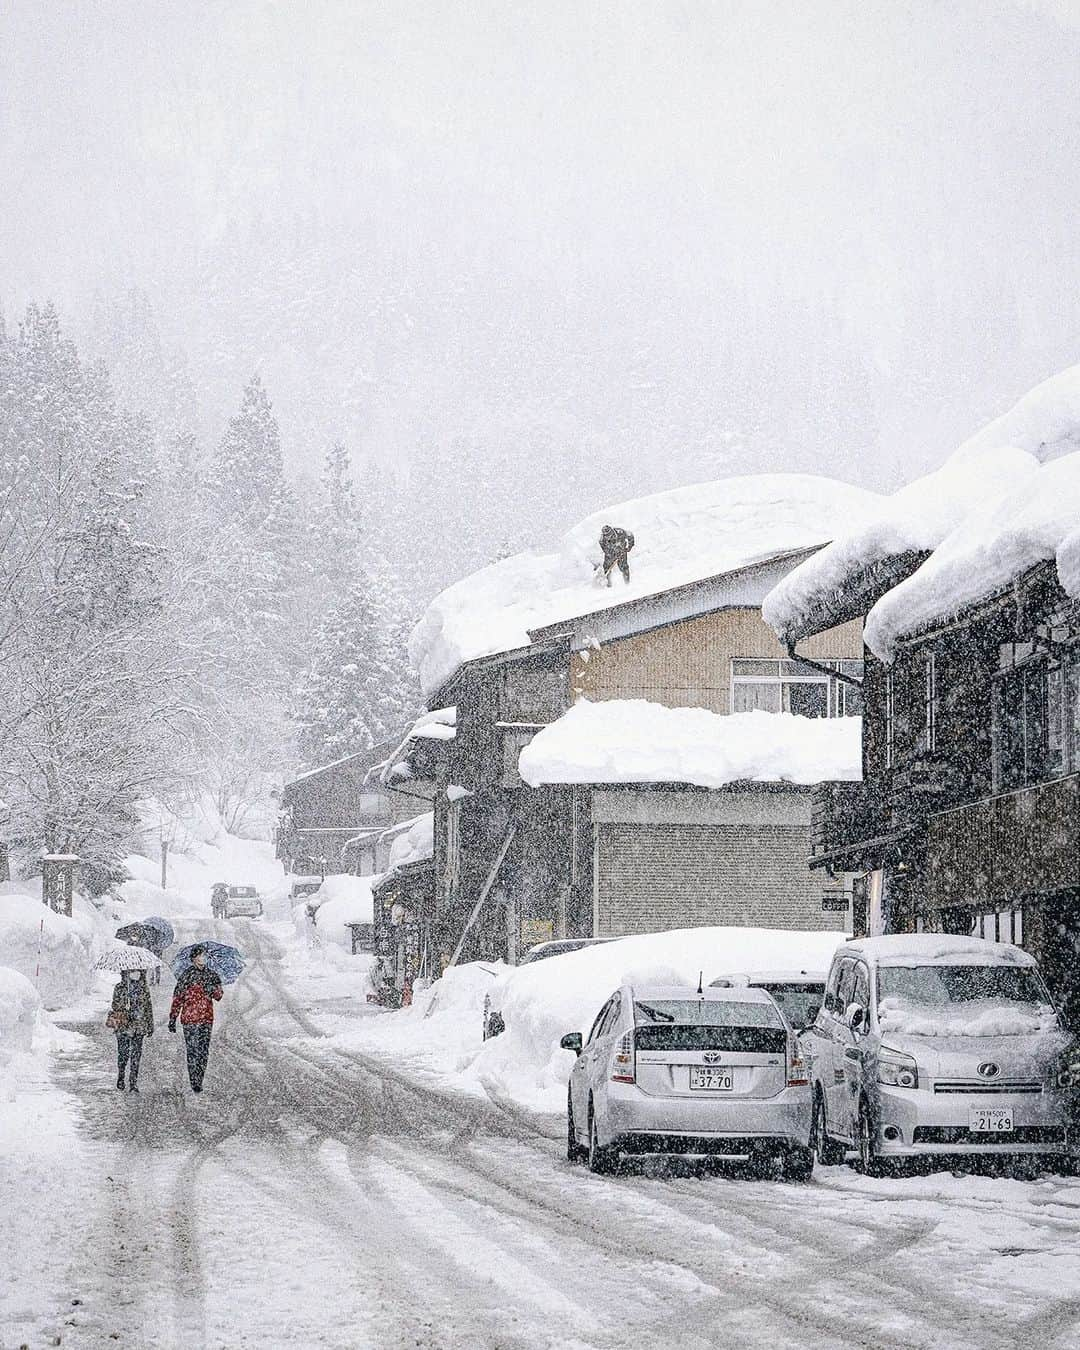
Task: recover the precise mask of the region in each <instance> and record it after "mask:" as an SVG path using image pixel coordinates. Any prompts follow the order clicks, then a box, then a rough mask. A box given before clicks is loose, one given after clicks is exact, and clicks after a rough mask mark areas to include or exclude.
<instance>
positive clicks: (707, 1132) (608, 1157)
mask: <svg viewBox="0 0 1080 1350" xmlns="http://www.w3.org/2000/svg"><path fill="white" fill-rule="evenodd" d="M562 1046H563V1049H565V1050H571V1051H573V1052H574V1053H575V1054H576V1055H577V1059H576V1061H575V1063H574V1067H573V1069H572V1071H571V1074H570V1085H569V1090H568V1092H567V1103H566V1141H567V1142H566V1151H567V1157H568V1158H569V1159H570V1160H571V1161H572V1162H573V1161H576V1160H579V1159H582V1158H587V1159H588V1162H589V1167H590V1168H591V1169H592V1170H593V1171H594V1172H606V1171H611V1170H613V1169H614V1168H616V1167H617V1166H618V1165H619V1163H620V1162H621V1161H622V1160H623V1159H625V1158H631V1157H638V1156H642V1155H649V1154H674V1155H679V1156H682V1157H695V1158H697V1157H709V1158H713V1159H716V1160H726V1161H730V1162H739V1163H749V1164H750V1165H751V1166H754V1167H758V1168H761V1167H764V1168H765V1169H767V1170H769V1171H770V1172H781V1173H782V1174H783V1175H784V1176H786V1177H788V1178H789V1179H790V1180H793V1181H805V1180H807V1179H808V1178H809V1177H810V1175H811V1173H812V1171H813V1166H814V1159H813V1154H812V1152H811V1150H810V1115H811V1110H810V1102H811V1099H810V1087H809V1081H808V1079H807V1077H806V1070H805V1067H804V1065H803V1062H802V1060H801V1058H800V1054H799V1047H798V1039H797V1037H796V1035H795V1033H794V1031H793V1030H792V1029H791V1027H790V1026H789V1025H788V1024H787V1023H786V1022H785V1020H784V1017H783V1014H782V1013H781V1012H780V1009H779V1007H778V1005H777V1004H776V1002H775V1001H774V1000H773V999H772V998H771V997H770V996H769V995H768V994H766V993H765V992H764V991H763V990H760V989H749V988H746V987H729V988H714V987H711V986H710V987H709V988H706V989H704V990H702V989H700V988H699V989H697V990H695V989H693V988H686V987H679V986H666V985H647V984H646V985H640V986H635V985H632V984H624V985H622V986H621V987H620V988H619V989H616V991H615V992H614V993H613V994H612V995H611V997H610V998H609V999H608V1000H607V1002H606V1003H605V1004H604V1006H603V1007H602V1008H601V1009H600V1011H599V1013H598V1014H597V1016H596V1020H595V1021H594V1022H593V1025H592V1029H591V1030H590V1032H589V1034H588V1036H587V1037H586V1038H585V1040H584V1042H583V1041H582V1037H581V1033H580V1032H576V1031H575V1032H570V1033H568V1034H567V1035H565V1036H564V1037H563V1039H562Z"/></svg>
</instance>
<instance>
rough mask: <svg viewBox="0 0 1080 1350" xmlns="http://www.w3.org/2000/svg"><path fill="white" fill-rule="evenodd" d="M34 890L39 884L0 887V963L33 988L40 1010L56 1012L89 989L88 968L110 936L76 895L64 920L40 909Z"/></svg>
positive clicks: (11, 883) (101, 919) (107, 928)
mask: <svg viewBox="0 0 1080 1350" xmlns="http://www.w3.org/2000/svg"><path fill="white" fill-rule="evenodd" d="M31 888H33V890H34V891H37V894H33V893H31ZM39 888H40V882H39V881H8V882H4V883H2V884H0V960H2V962H3V965H4V966H6V967H10V968H11V969H13V970H17V971H18V972H19V973H20V974H22V975H23V976H24V977H25V978H26V979H28V980H29V981H30V982H31V983H32V984H33V986H34V988H35V989H36V990H37V992H38V994H39V995H40V997H41V1000H42V1002H43V1003H44V1005H45V1007H46V1008H62V1007H65V1006H67V1005H69V1004H72V1003H76V1002H77V1001H78V1000H79V999H81V998H82V997H83V996H84V995H85V994H86V992H87V990H88V989H89V988H90V987H91V984H92V982H93V975H92V971H91V967H92V966H93V963H94V960H95V959H96V957H97V956H98V954H99V953H100V952H101V951H103V950H104V949H105V947H106V945H108V943H109V940H110V938H111V936H112V931H111V928H110V925H109V924H108V922H107V921H106V920H105V918H104V917H103V916H102V915H101V914H100V913H99V912H98V911H97V910H96V909H95V908H94V907H93V906H92V905H91V904H89V902H88V901H86V900H85V899H83V898H82V897H81V896H76V898H75V900H74V903H73V906H72V910H73V913H72V917H71V918H68V917H67V915H65V914H57V913H56V911H55V910H52V909H49V907H48V906H47V905H44V904H42V901H41V894H40V889H39Z"/></svg>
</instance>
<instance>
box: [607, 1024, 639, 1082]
mask: <svg viewBox="0 0 1080 1350" xmlns="http://www.w3.org/2000/svg"><path fill="white" fill-rule="evenodd" d="M611 1081H612V1082H613V1083H632V1082H634V1033H633V1032H632V1031H628V1032H627V1033H626V1035H625V1036H624V1037H623V1038H622V1040H621V1041H620V1042H619V1048H618V1049H617V1050H616V1051H615V1058H614V1059H613V1060H612V1061H611Z"/></svg>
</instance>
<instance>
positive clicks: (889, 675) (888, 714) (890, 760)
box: [885, 666, 896, 769]
mask: <svg viewBox="0 0 1080 1350" xmlns="http://www.w3.org/2000/svg"><path fill="white" fill-rule="evenodd" d="M895 764H896V672H895V671H894V670H893V668H892V667H891V666H890V667H889V669H888V670H887V671H886V672H885V767H886V768H887V769H891V768H893V767H894V766H895Z"/></svg>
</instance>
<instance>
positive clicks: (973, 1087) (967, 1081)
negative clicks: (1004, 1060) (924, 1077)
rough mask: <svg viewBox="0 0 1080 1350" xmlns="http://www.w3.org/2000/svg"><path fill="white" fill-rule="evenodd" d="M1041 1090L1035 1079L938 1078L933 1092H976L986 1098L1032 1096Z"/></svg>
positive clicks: (1040, 1085) (1041, 1087)
mask: <svg viewBox="0 0 1080 1350" xmlns="http://www.w3.org/2000/svg"><path fill="white" fill-rule="evenodd" d="M1042 1090H1043V1086H1042V1084H1041V1083H1040V1082H1039V1081H1038V1079H1036V1078H1011V1079H1010V1078H996V1079H992V1080H988V1079H985V1078H938V1079H936V1080H935V1082H934V1091H935V1092H941V1093H947V1094H948V1093H952V1094H956V1093H961V1092H978V1093H981V1094H983V1095H986V1096H990V1095H993V1096H1001V1095H1003V1094H1009V1093H1018V1094H1022V1095H1026V1096H1033V1095H1035V1094H1037V1093H1040V1092H1042Z"/></svg>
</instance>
